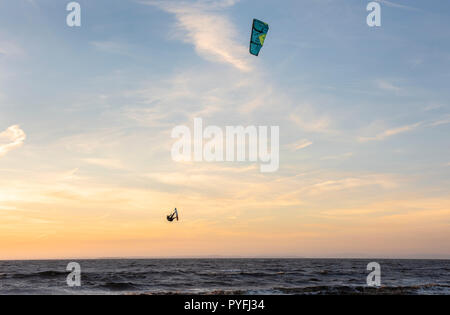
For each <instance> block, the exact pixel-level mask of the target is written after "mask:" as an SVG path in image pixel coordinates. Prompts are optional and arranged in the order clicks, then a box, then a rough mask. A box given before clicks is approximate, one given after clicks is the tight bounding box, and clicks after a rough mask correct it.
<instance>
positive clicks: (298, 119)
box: [289, 104, 330, 133]
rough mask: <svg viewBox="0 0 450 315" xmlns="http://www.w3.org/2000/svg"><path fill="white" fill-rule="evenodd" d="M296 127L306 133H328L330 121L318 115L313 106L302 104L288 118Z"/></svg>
mask: <svg viewBox="0 0 450 315" xmlns="http://www.w3.org/2000/svg"><path fill="white" fill-rule="evenodd" d="M289 118H290V120H291V121H293V122H294V123H295V124H296V125H297V126H298V127H300V128H301V129H303V130H305V131H308V132H319V133H323V132H330V119H329V118H328V117H326V116H322V115H320V114H318V113H317V112H316V111H315V110H314V109H313V106H311V105H309V104H303V105H301V106H300V107H298V108H297V109H296V111H295V112H294V113H292V114H291V115H290V116H289Z"/></svg>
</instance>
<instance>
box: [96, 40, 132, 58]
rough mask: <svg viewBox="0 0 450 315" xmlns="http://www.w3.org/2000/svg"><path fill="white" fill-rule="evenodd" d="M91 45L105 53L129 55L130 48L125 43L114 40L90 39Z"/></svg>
mask: <svg viewBox="0 0 450 315" xmlns="http://www.w3.org/2000/svg"><path fill="white" fill-rule="evenodd" d="M90 44H91V46H92V47H94V48H95V49H97V50H100V51H103V52H107V53H113V54H119V55H129V54H130V49H129V47H128V46H127V45H125V44H122V43H118V42H115V41H110V40H107V41H92V42H90Z"/></svg>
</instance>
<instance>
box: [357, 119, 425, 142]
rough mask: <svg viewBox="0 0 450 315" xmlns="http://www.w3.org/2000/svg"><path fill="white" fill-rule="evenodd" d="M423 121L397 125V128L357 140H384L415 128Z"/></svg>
mask: <svg viewBox="0 0 450 315" xmlns="http://www.w3.org/2000/svg"><path fill="white" fill-rule="evenodd" d="M422 124H423V123H422V122H418V123H415V124H412V125H406V126H402V127H397V128H393V129H388V130H385V131H383V132H382V133H379V134H378V135H376V136H374V137H359V141H361V142H368V141H380V140H384V139H386V138H389V137H392V136H395V135H398V134H401V133H405V132H409V131H412V130H415V129H416V128H417V127H419V126H421V125H422Z"/></svg>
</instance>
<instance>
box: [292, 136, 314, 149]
mask: <svg viewBox="0 0 450 315" xmlns="http://www.w3.org/2000/svg"><path fill="white" fill-rule="evenodd" d="M312 144H313V142H312V141H310V140H308V139H302V140H300V141H297V142H295V143H291V144H290V145H289V147H290V148H291V150H293V151H297V150H301V149H304V148H307V147H309V146H310V145H312Z"/></svg>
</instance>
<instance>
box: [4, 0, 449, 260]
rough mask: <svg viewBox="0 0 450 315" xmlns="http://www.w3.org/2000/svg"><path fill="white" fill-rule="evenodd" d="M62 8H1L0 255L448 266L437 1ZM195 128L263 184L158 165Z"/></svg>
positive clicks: (212, 168)
mask: <svg viewBox="0 0 450 315" xmlns="http://www.w3.org/2000/svg"><path fill="white" fill-rule="evenodd" d="M78 2H79V4H80V5H81V26H80V27H69V26H67V24H66V17H67V15H68V14H69V12H68V11H66V5H67V4H68V3H69V1H67V0H64V1H63V0H57V1H55V0H15V1H0V259H46V258H52V259H57V258H99V257H205V256H220V257H342V258H345V257H363V258H366V257H367V258H368V257H386V258H446V259H448V258H450V245H449V244H450V139H449V133H450V89H449V88H448V82H449V81H450V2H448V1H435V0H433V1H418V0H417V1H415V0H410V1H405V0H393V1H379V2H380V4H381V23H382V24H381V26H380V27H369V26H368V25H367V23H366V18H367V15H368V13H369V12H367V11H366V6H367V4H368V3H369V1H366V0H348V1H342V0H314V1H313V0H302V1H300V0H280V1H270V0H259V1H257V2H256V1H255V0H240V1H239V0H223V1H219V0H192V1H182V0H173V1H170V0H167V1H158V0H140V1H138V0H136V1H134V0H129V1H124V0H108V1H106V0H95V1H93V0H79V1H78ZM253 18H258V19H260V20H263V21H265V22H267V23H269V25H270V30H269V33H268V36H267V38H266V41H265V44H264V47H263V49H262V50H261V54H260V55H259V57H255V56H252V55H250V54H249V52H248V45H249V37H250V30H251V23H252V20H253ZM196 117H200V118H202V119H203V123H204V125H215V126H219V127H221V128H224V127H225V126H237V125H242V126H250V125H255V126H279V128H280V166H279V169H278V171H277V172H273V173H261V172H260V169H259V165H258V164H257V163H253V162H176V161H174V160H173V159H172V158H171V147H172V145H173V143H174V142H175V139H173V138H172V137H171V131H172V129H173V128H174V127H175V126H178V125H186V126H192V123H193V120H194V118H196ZM174 207H177V208H178V209H179V212H180V219H181V220H180V221H179V222H174V223H168V222H167V221H166V220H165V216H166V215H167V214H168V213H169V212H170V211H171V209H173V208H174Z"/></svg>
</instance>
